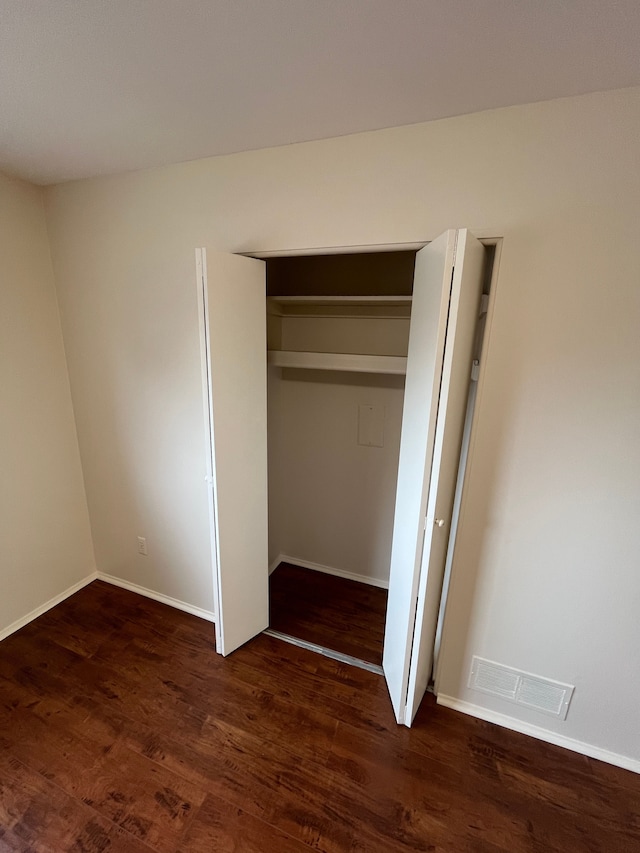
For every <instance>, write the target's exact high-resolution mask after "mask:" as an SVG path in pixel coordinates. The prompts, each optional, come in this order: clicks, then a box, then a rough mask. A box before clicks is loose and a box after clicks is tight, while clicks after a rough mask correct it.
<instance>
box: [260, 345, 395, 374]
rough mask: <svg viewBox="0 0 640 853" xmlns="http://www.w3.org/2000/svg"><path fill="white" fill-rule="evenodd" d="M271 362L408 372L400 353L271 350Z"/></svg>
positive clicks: (316, 367)
mask: <svg viewBox="0 0 640 853" xmlns="http://www.w3.org/2000/svg"><path fill="white" fill-rule="evenodd" d="M267 360H268V363H269V364H272V365H274V366H275V367H296V368H302V369H305V370H344V371H348V372H351V373H393V374H396V375H404V374H405V373H406V372H407V359H406V358H405V357H403V356H399V355H360V354H351V353H342V352H292V351H287V350H269V352H268V353H267Z"/></svg>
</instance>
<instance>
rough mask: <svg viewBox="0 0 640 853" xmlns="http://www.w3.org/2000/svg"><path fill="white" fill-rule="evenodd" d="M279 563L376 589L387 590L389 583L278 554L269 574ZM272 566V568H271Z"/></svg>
mask: <svg viewBox="0 0 640 853" xmlns="http://www.w3.org/2000/svg"><path fill="white" fill-rule="evenodd" d="M280 563H291V565H292V566H300V568H301V569H312V570H313V571H314V572H324V574H325V575H335V576H336V577H338V578H345V579H346V580H349V581H357V582H358V583H366V584H368V585H369V586H377V587H378V589H389V581H382V580H378V579H377V578H370V577H368V576H367V575H357V574H355V572H345V571H343V569H334V568H333V567H332V566H323V565H322V563H313V562H311V560H301V559H300V558H299V557H290V556H289V555H288V554H280V555H279V556H278V558H277V559H276V560H274V561H273V563H271V565H270V566H269V574H271V572H272V571H273V569H275V568H277V566H278V565H279V564H280ZM271 566H273V568H271Z"/></svg>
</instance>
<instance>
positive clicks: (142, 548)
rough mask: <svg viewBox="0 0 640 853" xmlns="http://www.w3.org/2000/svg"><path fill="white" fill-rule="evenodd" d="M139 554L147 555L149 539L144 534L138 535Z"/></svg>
mask: <svg viewBox="0 0 640 853" xmlns="http://www.w3.org/2000/svg"><path fill="white" fill-rule="evenodd" d="M138 554H142V556H143V557H146V556H147V540H146V539H145V537H144V536H138Z"/></svg>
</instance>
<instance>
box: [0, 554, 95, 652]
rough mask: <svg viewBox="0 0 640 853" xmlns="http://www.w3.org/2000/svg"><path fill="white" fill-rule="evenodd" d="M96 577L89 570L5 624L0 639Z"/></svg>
mask: <svg viewBox="0 0 640 853" xmlns="http://www.w3.org/2000/svg"><path fill="white" fill-rule="evenodd" d="M97 577H98V573H97V572H96V571H93V572H91V574H88V575H87V576H86V577H85V578H82V580H81V581H78V583H74V584H73V586H70V587H69V588H68V589H65V591H64V592H61V593H60V594H59V595H56V596H54V597H53V598H50V599H49V601H47V602H45V603H44V604H41V605H40V606H39V607H36V608H35V610H32V611H31V613H27V615H26V616H23V617H22V618H21V619H16V621H15V622H12V623H11V624H10V625H7V627H6V628H2V629H0V640H4V639H5V637H8V636H9V635H10V634H14V633H15V632H16V631H19V630H20V628H24V626H25V625H28V624H29V622H33V620H34V619H37V618H38V616H42V614H43V613H46V612H47V610H51V608H52V607H55V606H56V604H60V603H61V602H62V601H64V600H65V598H69V597H70V596H72V595H73V594H74V593H76V592H78V591H79V590H81V589H82V588H83V587H85V586H87V585H88V584H90V583H91V582H92V581H94V580H96V578H97Z"/></svg>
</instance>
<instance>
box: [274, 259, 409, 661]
mask: <svg viewBox="0 0 640 853" xmlns="http://www.w3.org/2000/svg"><path fill="white" fill-rule="evenodd" d="M415 255H416V252H415V251H401V252H386V253H368V252H367V253H357V254H356V253H354V254H340V255H317V256H302V257H300V256H298V257H278V258H271V259H267V261H266V276H267V279H266V280H267V346H268V374H267V389H268V392H267V397H268V423H269V429H268V454H269V568H270V582H269V588H270V590H269V591H270V596H269V598H270V618H269V628H270V631H271V632H276V633H277V634H278V635H285V636H287V637H288V638H294V641H297V642H299V643H300V644H302V645H307V647H310V648H319V649H321V650H322V651H323V652H324V653H325V654H329V655H332V656H335V657H337V658H339V659H340V658H343V659H345V660H347V661H348V662H351V663H354V664H355V665H360V666H363V667H365V668H369V669H373V670H375V671H378V672H380V673H381V672H382V655H383V641H384V627H385V617H386V609H387V590H388V586H389V566H390V560H391V540H392V534H393V513H394V504H395V491H396V481H397V475H398V457H399V451H400V432H401V425H402V405H403V399H404V384H405V371H406V359H407V351H408V342H409V324H410V313H411V297H412V290H413V276H414V267H415Z"/></svg>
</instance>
